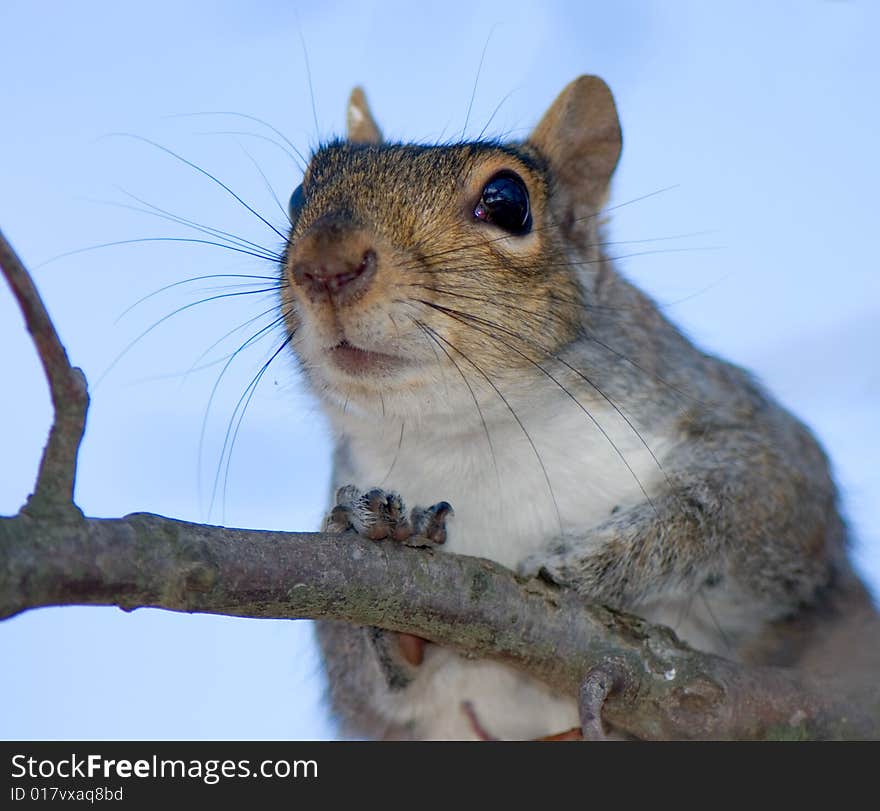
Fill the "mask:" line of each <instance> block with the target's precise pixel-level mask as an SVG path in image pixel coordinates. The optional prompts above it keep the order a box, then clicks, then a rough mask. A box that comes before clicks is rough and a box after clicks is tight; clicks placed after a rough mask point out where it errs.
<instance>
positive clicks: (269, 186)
mask: <svg viewBox="0 0 880 811" xmlns="http://www.w3.org/2000/svg"><path fill="white" fill-rule="evenodd" d="M236 143H237V144H238V146H239V148H240V149H241V151H242V152H244V154H245V155H247V157H248V159H249V160H250V162H251V163H252V164H253V165H254V169H256V170H257V171H258V172H259V173H260V177H261V178H262V179H263V183H264V185H265V186H266V189H267V190H268V192H269V194H270V195H271V196H272V199H273V200H274V201H275V205H276V206H278V210H279V211H280V212H281V216H282V217H284V219H285V220H286V221H287V224H288V225H290V226H292V225H293V223H292V222H291V221H290V215H289V214H288V213H287V209H286V208H285V207H284V206H283V205H281V201H280V200H279V199H278V195H277V194H275V189H273V188H272V184H271V183H270V182H269V178H267V177H266V174H265V172H263V170H262V169H261V168H260V164H259V163H257V161H256V160H255V159H254V156H253V155H251V153H250V152H248V151H247V149H245V147H244V144H242V143H241V142H239V141H236Z"/></svg>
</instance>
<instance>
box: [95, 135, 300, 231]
mask: <svg viewBox="0 0 880 811" xmlns="http://www.w3.org/2000/svg"><path fill="white" fill-rule="evenodd" d="M111 135H115V136H117V137H121V138H133V139H134V140H135V141H142V142H143V143H145V144H149V145H150V146H152V147H153V148H155V149H158V150H160V151H161V152H164V153H165V154H166V155H170V156H171V157H172V158H174V159H175V160H178V161H180V162H181V163H183V164H185V165H186V166H189V167H190V168H191V169H194V170H195V171H196V172H198V173H199V174H202V175H204V176H205V177H207V178H208V179H209V180H210V181H212V182H213V183H216V184H217V185H218V186H219V187H220V188H221V189H223V190H224V191H225V192H227V193H228V194H229V195H230V196H231V197H233V198H234V199H235V200H236V201H237V202H238V203H239V204H240V205H242V206H243V207H244V208H245V209H247V210H248V211H249V212H250V213H251V214H253V215H254V216H255V217H256V218H257V219H258V220H259V221H260V222H262V223H263V224H264V225H265V226H266V227H267V228H269V229H271V230H272V231H274V232H275V233H276V234H277V235H278V237H279V238H280V239H282V240H283V241H285V242H286V241H287V235H286V234H283V233H281V231H279V230H278V229H277V228H276V227H275V226H274V225H272V223H270V222H269V220H267V219H266V218H265V217H264V216H263V215H262V214H260V213H259V212H257V211H256V210H255V209H254V208H252V207H251V206H249V205H248V204H247V203H246V202H245V201H244V200H243V199H242V198H241V197H239V196H238V195H237V194H236V193H235V192H234V191H233V190H232V189H230V188H229V186H227V185H226V184H225V183H224V182H223V181H222V180H220V179H219V178H217V177H215V176H214V175H212V174H211V173H210V172H208V171H207V170H205V169H202V167H201V166H199V165H198V164H196V163H193V162H192V161H191V160H187V159H186V158H184V157H183V156H182V155H178V154H177V153H176V152H175V151H174V150H172V149H169V148H168V147H167V146H162V144H158V143H156V142H155V141H151V140H150V139H149V138H144V137H143V136H142V135H135V134H134V133H130V132H115V133H111Z"/></svg>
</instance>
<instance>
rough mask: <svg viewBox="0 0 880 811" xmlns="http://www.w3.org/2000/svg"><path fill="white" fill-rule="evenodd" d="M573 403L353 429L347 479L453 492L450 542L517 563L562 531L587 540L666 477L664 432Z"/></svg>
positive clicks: (409, 490)
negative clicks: (492, 417) (481, 420)
mask: <svg viewBox="0 0 880 811" xmlns="http://www.w3.org/2000/svg"><path fill="white" fill-rule="evenodd" d="M571 406H573V407H566V404H564V403H563V404H561V405H557V406H556V407H555V408H547V409H545V410H544V411H543V412H542V413H541V415H540V418H539V419H535V418H534V416H532V415H530V414H528V413H526V414H523V416H521V417H519V419H520V421H521V422H522V425H520V423H519V422H517V420H516V419H514V417H513V416H512V415H511V414H509V413H508V414H507V415H506V417H507V418H506V419H502V420H498V421H494V422H488V421H487V423H486V425H485V426H483V425H482V424H481V425H480V426H479V430H467V431H464V432H461V433H456V432H455V431H454V430H449V427H450V426H449V423H446V424H444V425H443V426H439V427H434V426H430V425H426V424H424V423H419V424H416V423H415V421H414V422H413V424H412V425H409V424H407V423H406V421H405V420H404V421H402V422H401V421H400V420H395V421H393V422H390V423H389V424H388V425H387V426H381V427H379V426H375V427H373V428H372V429H371V430H369V431H355V432H352V433H347V434H346V438H347V440H348V443H349V444H348V447H349V459H348V463H349V464H350V466H351V468H350V470H347V471H344V472H342V471H340V473H342V474H343V478H344V481H342V479H340V482H341V483H346V484H348V483H351V484H355V485H357V486H359V487H361V488H369V487H377V486H378V487H382V488H383V489H386V490H393V491H396V492H399V493H400V494H401V495H402V496H403V498H404V500H405V502H406V503H407V505H408V506H410V507H412V506H417V505H418V506H423V507H426V506H429V505H431V504H434V503H436V502H438V501H448V502H449V503H450V504H452V506H453V509H454V510H455V515H454V517H453V518H452V519H451V520H450V522H449V527H448V528H449V541H448V543H447V546H446V547H445V548H446V550H447V551H450V552H456V553H458V554H465V555H478V556H481V557H487V558H491V559H492V560H496V561H498V562H499V563H502V564H504V565H505V566H508V567H511V568H515V567H516V565H517V564H518V563H520V562H521V561H522V560H523V559H525V558H526V557H528V556H529V555H531V554H534V553H536V552H538V551H540V550H541V549H543V548H546V547H547V546H549V545H550V544H552V543H553V542H554V541H558V540H560V539H561V538H562V537H563V536H565V537H569V538H575V539H584V538H585V537H586V535H587V534H588V530H589V529H590V527H592V526H595V525H596V524H598V523H600V522H601V521H603V520H604V519H606V518H607V517H608V516H609V515H610V514H611V512H612V510H614V509H615V508H624V507H627V506H630V505H633V504H636V503H638V502H639V501H642V500H644V498H645V492H648V493H650V492H651V491H652V490H654V489H655V488H656V487H657V486H658V485H659V483H660V482H662V481H663V473H662V470H661V469H660V467H659V465H658V463H657V461H656V460H655V458H653V457H652V452H653V454H654V456H656V457H659V456H660V454H661V451H662V449H663V447H665V442H664V441H662V440H660V439H658V438H656V437H650V436H647V435H646V434H645V433H644V432H643V431H642V432H640V433H641V438H640V437H639V435H638V434H637V433H636V430H635V429H634V428H633V427H632V426H630V425H628V424H627V422H626V421H625V420H624V419H623V418H622V417H621V415H620V414H619V413H618V412H617V411H615V410H614V409H613V408H612V407H611V406H609V405H607V404H605V403H604V402H603V403H601V404H596V403H592V404H590V406H589V412H590V415H591V417H592V419H591V418H590V417H588V416H587V415H586V414H585V413H584V411H583V410H581V409H580V408H579V407H576V406H574V404H573V403H572V404H571ZM534 413H535V412H532V414H534ZM502 416H504V415H502ZM643 440H644V441H643ZM646 446H647V447H646ZM648 448H650V449H651V451H649V450H648ZM347 476H348V477H351V481H349V479H348V478H347Z"/></svg>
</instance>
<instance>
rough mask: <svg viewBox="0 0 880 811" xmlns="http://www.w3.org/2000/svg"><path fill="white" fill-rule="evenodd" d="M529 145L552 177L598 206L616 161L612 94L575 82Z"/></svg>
mask: <svg viewBox="0 0 880 811" xmlns="http://www.w3.org/2000/svg"><path fill="white" fill-rule="evenodd" d="M529 143H530V144H532V146H534V147H535V148H536V149H537V150H538V151H539V152H540V153H541V154H542V155H543V156H544V157H545V158H547V160H548V161H549V162H550V167H551V169H552V170H553V173H554V174H555V175H556V176H557V177H559V178H560V179H561V180H562V182H563V183H565V184H567V185H569V186H570V187H571V189H572V191H574V192H575V194H577V195H578V196H581V195H585V196H586V201H587V202H589V203H590V204H591V205H594V206H595V205H600V204H601V202H602V200H603V198H604V196H605V193H606V191H607V189H608V183H609V181H610V180H611V175H612V174H613V172H614V168H615V167H616V166H617V160H618V158H619V157H620V149H621V143H622V139H621V133H620V122H619V121H618V118H617V108H616V107H615V105H614V97H613V96H612V95H611V90H610V89H609V88H608V85H607V84H605V82H603V81H602V80H601V79H600V78H599V77H598V76H580V77H578V78H577V79H575V80H574V81H573V82H571V84H569V85H567V86H566V88H565V89H564V90H563V91H562V92H561V93H560V94H559V95H558V96H557V98H556V101H554V102H553V104H552V105H551V107H550V109H549V110H548V111H547V112H546V113H545V114H544V117H543V118H542V119H541V121H540V123H539V124H538V126H537V127H535V129H534V131H533V132H532V134H531V136H530V137H529Z"/></svg>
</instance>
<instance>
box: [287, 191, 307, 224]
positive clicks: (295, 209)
mask: <svg viewBox="0 0 880 811" xmlns="http://www.w3.org/2000/svg"><path fill="white" fill-rule="evenodd" d="M302 205H303V187H302V183H300V184H299V186H297V187H296V188H295V189H294V190H293V194H291V195H290V202H289V203H288V204H287V213H288V214H290V219H291V220H295V219H296V218H297V216H298V215H299V210H300V209H301V208H302Z"/></svg>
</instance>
